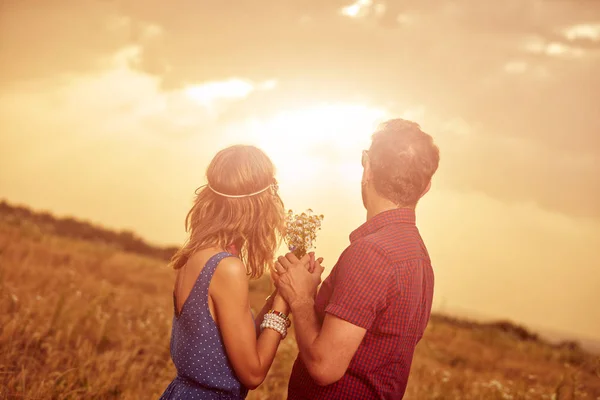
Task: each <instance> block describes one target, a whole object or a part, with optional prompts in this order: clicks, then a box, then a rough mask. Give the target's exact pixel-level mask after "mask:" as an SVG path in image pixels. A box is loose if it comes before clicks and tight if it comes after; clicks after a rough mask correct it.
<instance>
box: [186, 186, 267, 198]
mask: <svg viewBox="0 0 600 400" xmlns="http://www.w3.org/2000/svg"><path fill="white" fill-rule="evenodd" d="M204 186H206V187H208V188H209V189H210V190H211V191H212V192H213V193H215V194H218V195H219V196H223V197H229V198H231V199H239V198H242V197H251V196H256V195H257V194H261V193H262V192H266V191H267V190H269V189H270V188H272V187H276V185H275V184H273V183H271V184H270V185H269V186H267V187H266V188H264V189H261V190H259V191H258V192H254V193H249V194H225V193H221V192H217V191H216V190H215V189H213V188H212V187H211V186H210V185H208V184H207V185H204ZM204 186H200V188H202V187H204ZM200 188H198V189H200ZM196 192H198V190H196Z"/></svg>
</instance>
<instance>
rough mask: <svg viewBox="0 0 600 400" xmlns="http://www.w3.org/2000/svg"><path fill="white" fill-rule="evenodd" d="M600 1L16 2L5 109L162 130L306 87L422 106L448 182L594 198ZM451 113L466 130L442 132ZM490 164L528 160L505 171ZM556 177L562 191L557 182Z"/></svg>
mask: <svg viewBox="0 0 600 400" xmlns="http://www.w3.org/2000/svg"><path fill="white" fill-rule="evenodd" d="M348 7H350V8H348ZM208 9H210V12H207V10H208ZM344 9H346V10H347V11H349V12H350V11H351V12H350V13H355V16H356V17H355V18H350V15H344V14H343V13H342V11H343V10H344ZM599 10H600V6H598V5H592V4H588V3H586V6H585V7H584V6H583V5H581V4H576V3H572V2H523V1H520V0H509V1H506V2H500V3H498V2H495V3H491V1H475V0H467V1H465V2H455V1H433V0H427V1H425V0H424V1H421V2H417V3H412V4H408V3H403V2H393V1H375V0H373V1H358V2H354V3H353V2H352V1H346V0H339V1H337V0H336V1H328V2H322V1H307V2H303V3H302V5H300V4H292V3H289V2H280V1H275V0H272V1H271V0H268V1H267V2H266V3H261V6H257V5H252V6H250V5H248V6H240V7H237V8H232V7H230V6H229V5H227V4H225V3H214V2H211V3H209V2H205V1H198V2H192V3H186V8H185V9H182V8H180V7H173V6H172V5H168V4H166V3H164V2H159V1H156V0H148V2H130V3H128V4H127V5H126V6H122V7H120V8H117V7H116V6H115V4H113V3H110V2H94V3H93V4H92V3H90V4H88V3H85V4H84V2H81V3H78V4H77V6H73V7H67V6H66V5H61V4H59V3H52V4H50V3H48V4H47V5H46V6H45V7H44V8H43V9H40V10H38V9H31V8H30V7H25V6H22V4H21V3H20V2H13V4H12V6H11V7H10V8H9V11H8V12H7V13H4V15H3V16H2V18H3V20H2V23H0V30H1V37H2V38H5V39H3V41H2V42H0V45H1V46H2V47H1V48H0V62H2V65H3V71H2V76H1V78H0V79H2V81H3V82H4V83H7V85H4V86H3V90H2V91H1V92H0V96H2V98H3V99H4V100H5V104H6V108H5V111H0V113H1V114H2V118H8V120H10V121H11V124H12V126H17V125H18V126H19V127H21V128H19V129H25V128H22V127H23V126H25V125H27V124H29V123H31V124H34V123H33V122H31V121H30V122H27V123H26V122H25V121H26V120H27V119H28V118H29V115H30V114H31V112H32V111H31V110H36V109H45V108H49V109H52V110H53V115H54V117H53V118H54V119H55V120H60V121H62V122H60V124H58V125H60V127H58V125H57V124H54V125H52V124H49V125H48V126H47V127H43V126H39V129H34V131H37V132H44V131H49V130H52V131H53V132H54V131H55V134H56V135H57V137H63V136H69V135H68V134H66V133H61V132H81V131H89V134H90V135H92V136H94V135H96V136H98V137H105V138H106V137H107V136H110V137H117V136H118V135H123V136H124V137H128V136H127V135H130V136H135V135H138V136H140V137H147V139H146V140H147V141H149V142H152V141H155V140H159V143H160V139H156V138H160V137H164V136H168V137H171V138H176V140H179V141H186V140H188V138H189V137H194V135H195V133H196V132H199V131H202V132H203V133H207V134H214V133H215V132H218V131H219V129H220V128H221V127H222V126H223V125H226V124H229V123H232V121H235V122H236V123H237V122H239V121H248V120H252V119H253V118H255V119H259V120H263V121H267V120H269V119H270V118H271V117H272V115H275V114H278V113H281V112H285V110H296V109H305V108H306V107H307V105H308V104H310V103H312V104H323V103H328V104H339V103H344V104H367V105H369V107H374V108H378V109H385V110H389V111H390V113H392V114H394V113H395V115H397V114H400V113H402V112H404V111H405V110H407V109H415V108H420V111H419V112H418V113H416V114H414V115H413V116H411V118H415V119H417V120H419V121H422V122H425V125H427V126H430V127H431V132H432V134H434V135H435V136H436V137H439V140H440V141H441V142H442V144H443V148H442V154H443V165H442V166H443V167H444V166H446V167H448V171H451V173H450V172H449V175H448V177H447V182H449V183H448V185H452V186H453V187H455V188H461V190H466V191H470V190H479V191H482V192H485V193H493V194H494V195H495V196H498V197H499V198H502V199H504V200H506V201H536V202H538V203H539V204H543V205H544V207H550V208H553V209H556V210H560V211H561V212H565V213H570V212H573V213H575V214H582V213H583V214H586V215H597V212H596V211H595V209H594V206H593V201H595V200H596V199H597V188H596V185H595V184H594V181H593V179H594V174H596V173H597V161H595V160H597V157H598V155H599V153H600V136H598V135H597V134H596V132H597V126H596V125H597V110H596V108H597V107H596V104H598V102H599V101H600V97H599V96H600V94H599V93H600V91H597V90H592V89H593V88H595V87H600V86H599V85H600V78H599V77H598V76H600V74H597V73H596V72H597V71H598V69H599V68H600V60H599V58H598V57H596V52H595V50H594V49H595V47H594V46H597V44H596V42H594V41H595V40H596V39H595V32H596V31H595V29H596V28H594V27H595V26H596V23H595V22H594V21H595V20H600V18H599V16H600V11H599ZM4 16H7V17H6V18H5V17H4ZM66 21H75V22H74V23H73V24H70V23H66ZM222 21H227V24H228V26H229V27H230V28H228V29H223V22H222ZM42 36H44V38H45V40H44V41H43V42H40V41H36V40H32V38H33V37H42ZM23 43H28V46H24V45H23ZM275 82H276V83H275ZM57 87H58V88H60V89H59V90H56V89H57ZM67 88H68V89H67ZM40 92H45V93H47V96H40V95H39V93H40ZM91 92H94V93H99V95H98V96H96V97H94V96H90V95H89V93H91ZM34 94H35V95H34ZM190 96H191V97H190ZM193 98H196V99H197V101H196V102H194V101H190V99H193ZM9 99H11V100H12V102H11V100H9ZM106 99H109V100H108V101H107V100H106ZM246 100H250V101H246ZM19 105H20V106H19ZM207 105H209V106H208V107H207ZM8 110H10V113H9V111H8ZM69 113H73V114H77V115H80V116H81V117H82V120H85V121H86V122H85V123H83V122H78V123H75V122H73V120H72V119H69V118H67V117H66V115H67V114H69ZM9 114H10V115H9ZM17 117H19V118H22V120H21V121H20V122H17V121H16V119H17ZM29 119H30V118H29ZM91 121H94V122H91ZM448 121H455V122H453V123H456V121H462V122H461V123H460V124H462V127H461V128H460V130H461V131H463V132H467V131H468V132H469V133H468V134H464V133H463V134H462V136H461V134H458V133H449V132H450V131H451V129H449V128H445V126H446V125H447V124H452V123H450V122H448ZM3 124H4V122H3ZM34 125H35V124H34ZM4 126H5V125H4ZM465 126H466V127H469V128H468V129H464V127H465ZM27 131H28V132H29V133H28V135H32V133H30V132H31V131H32V129H27ZM100 132H102V133H100ZM38 135H42V133H39V134H38ZM447 138H452V140H447ZM0 140H4V139H0ZM57 140H60V139H57ZM65 143H66V144H65V145H66V146H67V145H68V141H67V140H65ZM73 143H77V140H75V141H74V142H73ZM522 148H529V149H531V155H530V160H527V159H526V158H525V157H524V156H523V155H522V154H521V149H522ZM500 150H501V154H500V156H498V155H496V153H497V152H498V151H500ZM65 151H66V150H65ZM534 154H540V156H539V157H537V156H534ZM574 159H583V160H590V161H588V162H585V163H577V162H573V161H572V160H574ZM492 161H493V162H492ZM488 169H489V171H488ZM497 171H512V172H513V173H515V174H517V175H518V177H517V178H516V179H515V180H514V184H513V185H512V186H511V185H509V184H511V183H513V182H507V181H506V179H505V178H504V177H503V176H502V174H501V173H499V172H497ZM548 171H552V174H550V173H548ZM440 172H441V173H444V172H443V168H442V170H441V171H440ZM571 174H572V177H571ZM444 179H446V178H444ZM555 182H558V186H562V187H563V188H565V189H564V190H563V192H562V193H560V194H558V195H557V194H555V193H552V192H550V191H549V190H548V189H547V187H553V185H554V184H555ZM538 186H541V188H539V187H538ZM578 198H582V199H583V200H581V202H582V203H583V204H584V206H580V205H579V204H578Z"/></svg>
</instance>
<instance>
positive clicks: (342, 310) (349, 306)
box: [325, 240, 390, 329]
mask: <svg viewBox="0 0 600 400" xmlns="http://www.w3.org/2000/svg"><path fill="white" fill-rule="evenodd" d="M387 264H388V262H387V260H386V256H385V254H384V252H383V250H382V249H381V248H379V247H378V246H377V245H375V244H374V243H371V242H369V241H368V240H359V241H357V242H354V243H352V244H351V245H350V247H348V248H347V249H346V251H345V252H344V253H343V255H342V257H341V259H340V260H339V262H338V265H337V266H336V268H337V271H335V273H336V275H335V283H334V285H333V293H332V294H331V297H330V300H329V304H328V305H327V307H326V308H325V312H327V313H329V314H332V315H335V316H336V317H338V318H341V319H343V320H346V321H348V322H350V323H351V324H353V325H356V326H360V327H362V328H365V329H369V328H370V327H371V326H372V324H373V322H374V321H375V318H376V316H377V313H378V311H380V310H381V309H383V308H384V307H385V305H386V298H387V293H388V290H387V288H388V284H389V282H390V277H389V268H386V267H387Z"/></svg>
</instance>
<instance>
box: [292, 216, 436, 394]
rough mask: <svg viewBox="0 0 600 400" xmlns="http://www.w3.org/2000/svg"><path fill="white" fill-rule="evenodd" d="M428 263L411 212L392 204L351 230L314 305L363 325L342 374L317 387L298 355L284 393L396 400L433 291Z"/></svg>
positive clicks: (319, 310)
mask: <svg viewBox="0 0 600 400" xmlns="http://www.w3.org/2000/svg"><path fill="white" fill-rule="evenodd" d="M433 281H434V278H433V269H432V268H431V261H430V259H429V255H428V253H427V249H426V248H425V244H424V243H423V240H422V239H421V236H420V234H419V231H418V230H417V227H416V225H415V212H414V210H410V209H396V210H390V211H385V212H382V213H380V214H378V215H376V216H375V217H373V218H371V219H370V220H369V221H367V222H366V223H365V224H363V225H362V226H360V227H359V228H358V229H356V230H355V231H354V232H352V234H351V235H350V246H349V247H348V248H346V250H344V252H343V253H342V255H341V256H340V258H339V260H338V262H337V264H336V265H335V266H334V267H333V270H332V271H331V274H330V275H329V277H327V279H325V281H324V282H323V285H322V286H321V289H320V290H319V293H318V295H317V298H316V302H315V310H316V312H317V315H318V317H319V319H320V320H321V322H322V321H323V319H324V317H325V313H329V314H332V315H335V316H337V317H339V318H342V319H344V320H346V321H348V322H350V323H351V324H353V325H356V326H360V327H363V328H365V329H366V330H367V332H366V334H365V337H364V339H363V341H362V342H361V344H360V346H359V347H358V350H357V351H356V354H355V355H354V357H353V358H352V361H351V362H350V365H349V366H348V370H347V371H346V374H345V375H344V376H343V377H342V379H340V380H339V381H337V382H335V383H333V384H331V385H328V386H318V385H317V384H316V383H315V382H314V380H313V379H312V378H311V377H310V375H309V373H308V370H307V369H306V367H305V365H304V363H303V362H302V360H301V359H300V357H299V356H298V358H297V359H296V362H295V364H294V368H293V370H292V376H291V378H290V383H289V387H288V399H290V400H296V399H328V400H329V399H361V400H368V399H402V397H403V396H404V392H405V390H406V383H407V381H408V374H409V372H410V366H411V363H412V359H413V354H414V351H415V346H416V345H417V343H418V342H419V340H421V337H422V336H423V332H424V331H425V327H426V326H427V322H428V321H429V315H430V313H431V301H432V298H433Z"/></svg>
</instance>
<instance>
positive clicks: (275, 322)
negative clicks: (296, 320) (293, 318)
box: [260, 310, 291, 339]
mask: <svg viewBox="0 0 600 400" xmlns="http://www.w3.org/2000/svg"><path fill="white" fill-rule="evenodd" d="M284 316H285V318H284ZM290 325H291V322H290V320H289V318H288V317H287V316H286V315H285V314H283V313H281V312H275V311H274V310H271V311H269V312H268V313H266V314H265V315H264V317H263V322H262V323H261V324H260V331H261V332H262V331H263V330H264V329H265V328H269V329H273V330H274V331H276V332H278V333H279V334H280V335H281V336H282V339H285V337H286V336H287V328H288V327H289V326H290Z"/></svg>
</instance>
